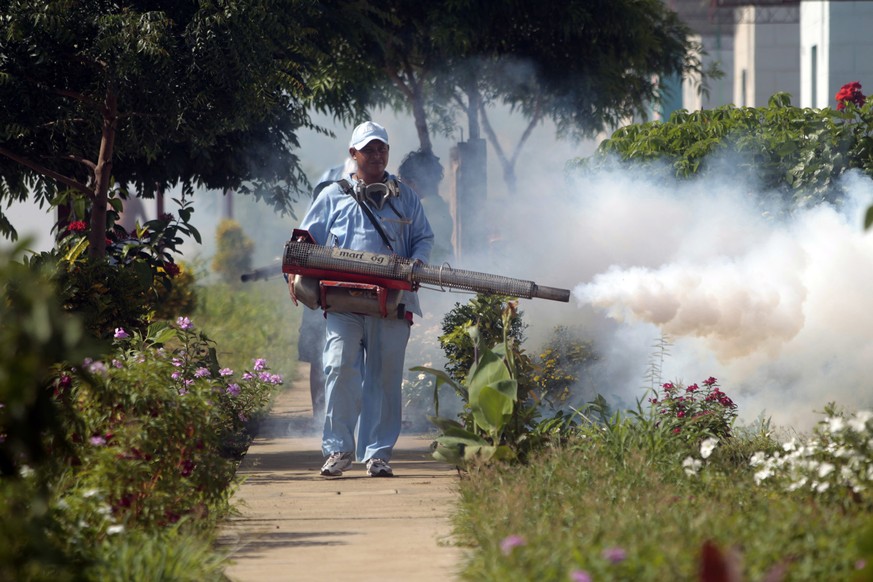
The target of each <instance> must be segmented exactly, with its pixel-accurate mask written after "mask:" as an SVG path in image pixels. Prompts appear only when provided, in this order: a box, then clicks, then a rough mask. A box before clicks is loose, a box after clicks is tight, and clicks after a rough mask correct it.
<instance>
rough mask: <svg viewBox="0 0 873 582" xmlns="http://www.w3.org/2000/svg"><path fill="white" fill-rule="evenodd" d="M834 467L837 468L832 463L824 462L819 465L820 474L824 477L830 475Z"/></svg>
mask: <svg viewBox="0 0 873 582" xmlns="http://www.w3.org/2000/svg"><path fill="white" fill-rule="evenodd" d="M834 469H836V467H834V466H833V465H831V464H830V463H822V464H821V465H819V466H818V476H819V477H821V478H822V479H824V478H825V477H827V476H828V475H830V474H831V473H832V472H833V470H834Z"/></svg>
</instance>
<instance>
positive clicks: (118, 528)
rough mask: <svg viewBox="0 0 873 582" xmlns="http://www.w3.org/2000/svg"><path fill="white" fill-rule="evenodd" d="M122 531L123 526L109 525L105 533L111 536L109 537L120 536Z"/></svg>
mask: <svg viewBox="0 0 873 582" xmlns="http://www.w3.org/2000/svg"><path fill="white" fill-rule="evenodd" d="M123 531H124V526H123V525H110V526H109V527H107V528H106V533H107V534H109V535H111V536H112V535H115V534H120V533H122V532H123Z"/></svg>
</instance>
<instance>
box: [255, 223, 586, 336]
mask: <svg viewBox="0 0 873 582" xmlns="http://www.w3.org/2000/svg"><path fill="white" fill-rule="evenodd" d="M282 272H283V273H285V274H286V275H287V276H289V277H291V276H293V280H294V282H293V290H294V295H295V296H296V298H297V300H298V301H299V302H300V303H303V304H304V305H305V306H307V307H309V308H310V309H317V308H321V309H323V310H325V311H347V312H354V313H364V314H368V315H380V316H381V317H385V318H392V319H394V318H397V319H402V318H404V317H405V316H406V307H405V305H404V304H403V303H401V300H402V295H403V294H402V293H400V291H404V290H406V291H410V290H413V289H417V288H418V287H419V286H420V285H431V286H433V287H438V288H440V289H450V290H462V291H471V292H475V293H487V294H497V295H506V296H509V297H522V298H525V299H533V298H539V299H549V300H552V301H564V302H569V301H570V291H569V290H568V289H558V288H555V287H544V286H541V285H537V284H536V283H534V282H533V281H524V280H521V279H513V278H511V277H503V276H500V275H491V274H488V273H479V272H476V271H466V270H463V269H453V268H452V267H450V266H448V265H439V266H437V265H429V264H427V263H422V262H420V261H415V260H413V259H409V258H406V257H401V256H398V255H384V254H378V253H370V252H366V251H355V250H350V249H343V248H339V247H325V246H322V245H319V244H316V243H315V241H314V240H313V239H312V237H311V235H310V234H309V232H308V231H305V230H299V229H295V230H294V232H293V234H292V236H291V240H289V241H288V242H287V243H285V252H284V255H283V257H282ZM264 276H265V270H263V269H259V270H258V271H255V272H254V273H252V274H249V275H243V281H250V280H253V279H258V278H263V277H264Z"/></svg>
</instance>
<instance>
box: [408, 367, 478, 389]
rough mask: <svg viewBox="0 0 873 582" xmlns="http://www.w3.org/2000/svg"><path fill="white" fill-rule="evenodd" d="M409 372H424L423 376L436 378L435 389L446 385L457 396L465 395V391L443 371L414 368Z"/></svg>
mask: <svg viewBox="0 0 873 582" xmlns="http://www.w3.org/2000/svg"><path fill="white" fill-rule="evenodd" d="M409 371H410V372H424V373H425V374H430V375H432V376H433V377H434V378H436V383H437V388H439V387H440V385H442V384H448V385H449V386H451V387H452V388H454V390H455V392H458V393H459V394H464V395H466V394H467V389H466V388H464V387H463V386H461V385H460V384H458V383H457V382H455V381H454V380H453V379H452V377H451V376H449V375H448V374H447V373H446V372H444V371H443V370H436V369H434V368H428V367H427V366H414V367H412V368H409Z"/></svg>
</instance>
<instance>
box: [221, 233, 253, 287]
mask: <svg viewBox="0 0 873 582" xmlns="http://www.w3.org/2000/svg"><path fill="white" fill-rule="evenodd" d="M215 245H216V250H215V257H213V259H212V270H213V271H215V272H216V273H218V274H219V276H221V280H222V281H224V282H225V283H228V284H239V282H240V275H242V274H243V273H246V272H248V271H251V270H252V253H253V252H254V249H255V243H254V242H252V240H251V239H250V238H249V237H247V236H246V233H245V232H244V231H243V229H242V226H240V224H239V222H237V221H235V220H229V219H225V220H222V221H221V222H220V223H218V228H217V229H216V231H215Z"/></svg>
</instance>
